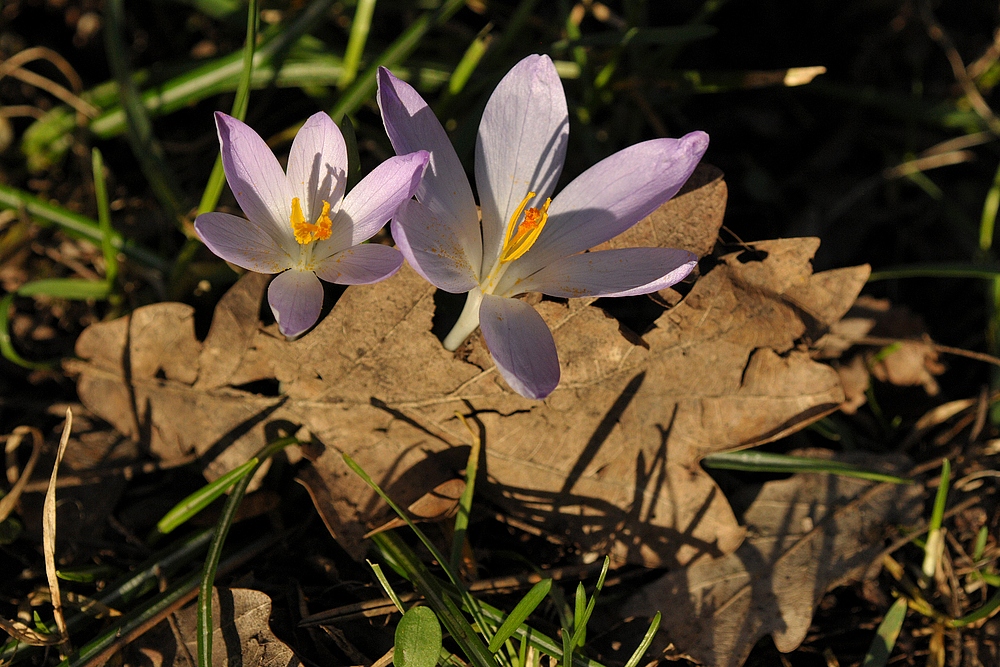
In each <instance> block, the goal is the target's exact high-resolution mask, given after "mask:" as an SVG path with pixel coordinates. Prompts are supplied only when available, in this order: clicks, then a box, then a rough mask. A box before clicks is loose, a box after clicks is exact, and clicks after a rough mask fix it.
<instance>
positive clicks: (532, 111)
mask: <svg viewBox="0 0 1000 667" xmlns="http://www.w3.org/2000/svg"><path fill="white" fill-rule="evenodd" d="M568 137H569V121H568V112H567V110H566V95H565V94H564V93H563V88H562V83H561V82H560V81H559V75H558V74H557V73H556V68H555V65H553V64H552V61H551V60H550V59H549V57H548V56H538V55H533V56H528V57H527V58H525V59H524V60H522V61H521V62H519V63H518V64H517V65H515V66H514V68H513V69H511V70H510V72H508V73H507V75H506V76H504V78H503V79H502V80H501V81H500V83H499V85H497V88H496V90H494V91H493V95H492V96H490V100H489V102H487V104H486V109H485V110H484V111H483V120H482V122H481V123H480V124H479V135H478V137H477V138H476V188H477V189H478V190H479V204H480V207H481V208H482V220H483V223H482V224H483V271H488V270H489V269H490V267H492V266H493V263H494V262H495V261H496V259H497V257H499V255H500V247H501V246H502V245H503V239H504V233H505V231H506V229H507V224H508V222H509V220H510V217H511V215H512V214H513V213H514V211H515V210H516V209H517V207H518V205H519V204H520V203H521V201H522V200H523V199H524V197H525V195H527V194H528V192H535V193H537V195H538V196H537V197H536V198H535V200H534V201H533V202H532V203H530V204H529V206H535V207H539V206H541V205H542V204H543V203H544V202H545V199H546V197H549V196H550V195H551V194H552V191H553V189H555V185H556V181H557V180H558V179H559V174H560V172H561V171H562V166H563V161H564V160H565V157H566V142H567V139H568Z"/></svg>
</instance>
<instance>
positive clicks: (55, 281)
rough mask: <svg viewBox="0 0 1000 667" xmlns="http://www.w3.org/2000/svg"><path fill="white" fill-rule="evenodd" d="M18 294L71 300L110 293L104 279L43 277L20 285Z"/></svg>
mask: <svg viewBox="0 0 1000 667" xmlns="http://www.w3.org/2000/svg"><path fill="white" fill-rule="evenodd" d="M17 294H18V296H51V297H55V298H57V299H69V300H71V301H86V300H87V299H106V298H108V296H109V295H110V294H111V286H110V285H109V284H108V283H107V282H106V281H104V280H84V279H82V278H43V279H42V280H33V281H31V282H30V283H25V284H23V285H21V286H20V287H19V288H18V290H17Z"/></svg>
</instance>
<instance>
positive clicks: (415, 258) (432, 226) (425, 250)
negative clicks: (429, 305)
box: [392, 201, 479, 294]
mask: <svg viewBox="0 0 1000 667" xmlns="http://www.w3.org/2000/svg"><path fill="white" fill-rule="evenodd" d="M444 215H446V216H447V213H445V214H444ZM392 238H393V240H394V241H395V242H396V245H397V246H398V247H399V250H400V252H402V253H403V256H404V257H406V261H407V262H409V263H410V266H412V267H413V269H414V270H415V271H416V272H417V273H419V274H420V275H421V276H423V277H424V280H426V281H427V282H429V283H430V284H432V285H434V286H435V287H437V288H438V289H443V290H444V291H445V292H451V293H452V294H460V293H462V292H468V291H469V290H471V289H472V288H473V287H475V286H476V285H478V284H479V281H478V280H477V279H476V273H475V271H474V270H473V268H472V265H471V264H470V263H469V258H468V257H467V256H466V254H465V252H464V249H463V248H462V244H461V242H460V241H459V239H458V238H456V236H455V233H454V221H452V220H450V219H448V218H446V221H444V222H442V220H441V217H440V216H439V215H438V214H435V213H434V212H433V211H431V210H430V209H429V208H427V207H426V206H424V205H423V204H421V203H420V202H415V201H405V202H403V204H402V206H400V207H399V210H398V211H397V212H396V217H394V218H393V219H392Z"/></svg>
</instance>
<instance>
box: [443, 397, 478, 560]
mask: <svg viewBox="0 0 1000 667" xmlns="http://www.w3.org/2000/svg"><path fill="white" fill-rule="evenodd" d="M459 418H460V419H461V420H462V423H463V424H464V425H465V426H466V428H468V429H469V433H471V434H472V446H471V447H470V448H469V459H468V462H467V463H466V464H465V489H464V490H463V491H462V496H461V497H460V498H459V499H458V514H456V515H455V534H454V536H453V537H452V541H451V561H450V562H451V567H452V569H454V570H455V571H456V572H457V571H458V569H459V567H460V566H461V563H462V550H463V548H464V547H465V535H466V533H467V532H468V530H469V518H470V517H471V516H472V498H473V496H474V495H475V493H476V476H477V475H478V474H479V453H480V451H481V448H482V440H481V439H480V438H479V436H478V435H476V433H475V432H474V431H473V430H472V428H471V427H470V426H469V424H468V422H467V421H466V420H465V417H463V416H461V415H459Z"/></svg>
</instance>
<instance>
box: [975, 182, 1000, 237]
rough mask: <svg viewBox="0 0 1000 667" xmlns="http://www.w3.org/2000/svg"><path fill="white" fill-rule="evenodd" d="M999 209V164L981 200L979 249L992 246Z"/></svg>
mask: <svg viewBox="0 0 1000 667" xmlns="http://www.w3.org/2000/svg"><path fill="white" fill-rule="evenodd" d="M998 209H1000V165H997V170H996V172H994V174H993V184H992V185H991V186H990V189H989V192H987V193H986V199H985V200H984V201H983V213H982V215H981V216H980V218H979V249H980V250H982V251H984V252H985V251H989V250H990V249H991V248H992V247H993V229H994V227H995V225H996V221H997V210H998Z"/></svg>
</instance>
